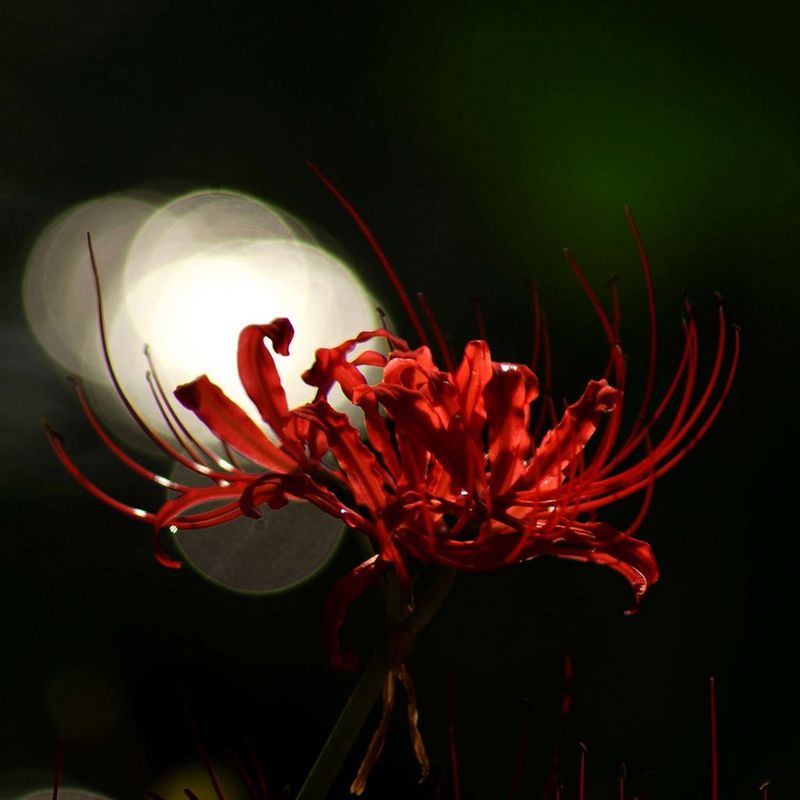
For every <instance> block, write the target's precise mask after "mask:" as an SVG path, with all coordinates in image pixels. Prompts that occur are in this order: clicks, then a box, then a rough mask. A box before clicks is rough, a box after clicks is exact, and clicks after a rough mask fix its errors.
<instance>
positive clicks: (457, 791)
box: [447, 666, 461, 800]
mask: <svg viewBox="0 0 800 800" xmlns="http://www.w3.org/2000/svg"><path fill="white" fill-rule="evenodd" d="M454 694H455V692H454V689H453V667H452V666H450V667H449V669H448V671H447V738H448V742H449V746H450V769H451V771H452V776H453V800H461V781H460V779H459V776H458V750H457V748H456V725H455V719H454V717H455V698H454Z"/></svg>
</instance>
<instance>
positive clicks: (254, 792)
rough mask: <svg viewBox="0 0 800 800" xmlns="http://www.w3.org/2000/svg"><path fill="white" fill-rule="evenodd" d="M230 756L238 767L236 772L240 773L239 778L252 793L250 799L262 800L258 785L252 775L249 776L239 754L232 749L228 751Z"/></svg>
mask: <svg viewBox="0 0 800 800" xmlns="http://www.w3.org/2000/svg"><path fill="white" fill-rule="evenodd" d="M228 755H229V756H230V757H231V758H232V759H233V763H234V765H235V766H236V771H237V772H238V773H239V777H240V778H241V779H242V781H243V782H244V785H245V786H246V787H247V791H248V792H250V797H251V798H252V800H260V798H259V794H258V790H257V789H256V785H255V783H254V782H253V779H252V778H251V777H250V775H248V773H247V770H246V769H245V768H244V764H243V763H242V759H241V758H240V756H239V754H238V753H237V752H236V751H235V750H233V749H230V750H228Z"/></svg>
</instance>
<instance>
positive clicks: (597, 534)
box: [550, 522, 659, 613]
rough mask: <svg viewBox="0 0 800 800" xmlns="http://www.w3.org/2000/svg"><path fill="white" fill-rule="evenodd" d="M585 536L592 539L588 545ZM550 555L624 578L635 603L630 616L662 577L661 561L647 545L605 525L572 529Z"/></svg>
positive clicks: (577, 526) (574, 527)
mask: <svg viewBox="0 0 800 800" xmlns="http://www.w3.org/2000/svg"><path fill="white" fill-rule="evenodd" d="M582 534H583V536H582ZM586 534H588V538H589V539H590V541H589V542H586V538H584V537H585V535H586ZM584 542H586V544H584ZM550 555H555V556H558V557H559V558H569V559H571V560H575V561H583V562H588V563H592V564H602V565H604V566H606V567H611V569H613V570H614V571H616V572H618V573H619V574H620V575H622V577H623V578H625V580H627V581H628V583H629V584H630V587H631V589H632V590H633V594H634V600H635V604H634V606H633V608H631V609H629V611H628V612H627V613H633V612H634V611H635V610H636V607H637V606H638V605H639V602H640V601H641V599H642V598H643V597H644V595H645V592H646V591H647V589H648V588H649V587H650V586H652V585H653V584H654V583H656V581H657V580H658V577H659V569H658V562H657V561H656V558H655V556H654V555H653V550H652V548H651V547H650V545H649V544H648V543H647V542H643V541H642V540H641V539H635V538H634V537H633V536H626V535H625V534H623V533H620V532H619V531H617V530H616V529H614V528H613V527H612V526H611V525H608V524H607V523H603V522H587V523H582V524H580V525H576V526H573V530H572V531H570V534H569V535H568V536H567V538H566V539H565V541H564V542H563V543H559V544H558V545H557V546H556V547H555V548H553V550H551V551H550Z"/></svg>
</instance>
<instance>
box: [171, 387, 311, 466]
mask: <svg viewBox="0 0 800 800" xmlns="http://www.w3.org/2000/svg"><path fill="white" fill-rule="evenodd" d="M174 394H175V397H176V398H177V399H178V401H179V402H180V403H181V405H183V406H184V407H185V408H188V409H189V410H190V411H194V413H195V414H197V416H198V417H199V418H200V420H201V421H202V422H203V424H204V425H205V426H206V427H207V428H208V429H209V430H210V431H211V432H212V433H213V434H214V435H215V436H217V437H218V438H219V439H221V440H222V441H223V442H225V443H226V444H228V445H230V446H231V447H232V448H234V450H238V451H239V452H240V453H241V454H242V455H243V456H245V457H246V458H249V459H250V460H251V461H254V462H255V463H256V464H259V465H260V466H262V467H264V468H265V469H269V470H277V471H279V472H287V471H290V470H292V469H293V468H295V467H296V466H297V464H296V461H295V460H294V459H293V458H292V457H291V456H289V455H288V454H287V453H285V452H284V451H283V450H281V449H280V448H279V447H276V446H275V445H274V444H273V443H272V442H270V440H269V439H267V437H266V436H265V435H264V434H263V433H262V431H261V430H260V429H259V427H258V426H257V425H256V424H255V422H253V420H252V419H250V417H248V416H247V414H245V412H244V411H242V409H241V408H239V406H237V405H236V403H234V402H233V400H231V399H230V398H229V397H228V396H227V395H226V394H225V393H224V392H223V391H222V389H220V388H219V386H216V385H215V384H213V383H212V382H211V381H210V380H209V379H208V377H207V376H206V375H201V376H200V377H199V378H196V379H195V380H193V381H192V382H191V383H184V384H183V385H182V386H179V387H178V388H177V389H176V390H175V392H174Z"/></svg>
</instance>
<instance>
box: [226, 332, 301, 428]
mask: <svg viewBox="0 0 800 800" xmlns="http://www.w3.org/2000/svg"><path fill="white" fill-rule="evenodd" d="M293 336H294V328H292V323H291V322H289V320H288V319H286V318H285V317H279V318H278V319H274V320H273V321H272V322H270V323H269V324H268V325H248V326H247V327H245V328H243V329H242V331H241V333H240V334H239V345H238V348H237V354H236V360H237V367H238V370H239V379H240V380H241V382H242V386H244V389H245V391H246V392H247V396H248V397H249V398H250V399H251V400H252V401H253V404H254V405H255V407H256V408H257V409H258V413H259V414H261V419H263V420H264V422H266V423H267V425H269V426H270V428H272V430H273V431H275V433H276V434H277V435H278V437H279V438H280V439H281V440H282V441H283V440H284V439H285V438H286V436H285V432H284V429H283V419H284V417H285V416H286V415H287V414H288V413H289V406H288V404H287V402H286V393H285V392H284V390H283V385H282V384H281V376H280V375H279V374H278V370H277V368H276V366H275V360H274V359H273V358H272V354H271V353H270V352H269V350H268V349H267V347H266V345H265V344H264V339H265V338H267V339H269V340H270V341H271V342H272V346H273V347H274V348H275V352H276V353H280V354H281V355H284V356H285V355H289V344H290V342H291V341H292V338H293Z"/></svg>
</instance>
